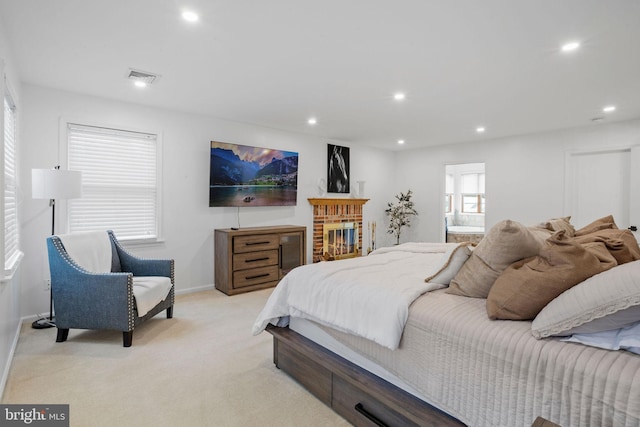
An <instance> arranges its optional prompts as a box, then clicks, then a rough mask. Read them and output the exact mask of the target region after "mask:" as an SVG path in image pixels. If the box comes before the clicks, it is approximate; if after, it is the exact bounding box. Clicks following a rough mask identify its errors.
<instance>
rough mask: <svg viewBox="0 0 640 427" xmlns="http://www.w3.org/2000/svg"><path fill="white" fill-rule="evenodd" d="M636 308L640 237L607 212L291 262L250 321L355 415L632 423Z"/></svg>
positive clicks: (281, 363) (638, 386) (639, 419)
mask: <svg viewBox="0 0 640 427" xmlns="http://www.w3.org/2000/svg"><path fill="white" fill-rule="evenodd" d="M478 266H480V268H478ZM569 267H571V268H569ZM483 269H484V270H483ZM572 282H573V283H572ZM381 283H386V285H387V286H385V285H384V284H381ZM487 284H489V285H488V286H487ZM378 287H379V288H378ZM370 288H373V290H372V291H369V289H370ZM363 289H367V290H366V291H364V290H363ZM394 291H398V294H399V295H400V296H399V297H393V296H390V294H388V293H389V292H391V293H393V292H394ZM373 295H377V297H374V296H373ZM381 301H382V302H381ZM525 302H526V304H525ZM405 305H406V307H405ZM638 307H640V248H638V244H637V242H636V241H635V238H634V237H633V234H631V233H630V232H628V231H627V230H619V229H618V228H617V226H615V222H614V221H613V218H609V217H605V218H601V219H599V220H596V221H594V223H592V224H590V225H589V226H587V227H583V228H582V229H579V230H575V229H574V228H573V226H571V225H570V222H569V219H568V218H563V219H554V220H549V221H546V222H544V223H541V224H538V225H536V226H534V227H531V226H529V227H525V226H523V225H521V224H518V223H516V222H514V221H508V220H507V221H504V222H501V223H499V224H496V226H494V227H492V228H491V229H490V230H489V231H488V232H487V235H486V236H485V238H484V239H483V241H482V242H481V243H480V244H479V245H478V246H477V247H475V248H472V247H471V246H470V245H468V244H464V243H449V244H427V243H424V244H418V243H413V244H406V245H399V246H397V247H394V248H382V250H379V252H377V251H376V252H374V253H373V254H371V255H369V256H367V257H362V258H358V259H353V260H342V261H338V262H328V263H319V264H313V265H309V266H303V267H299V268H298V269H296V270H293V271H292V272H291V273H289V275H287V276H286V277H285V278H284V279H283V280H282V281H281V283H280V284H279V285H278V286H277V287H276V288H275V289H274V292H273V294H272V295H271V297H270V298H269V301H268V302H267V304H266V305H265V307H264V309H263V311H262V312H261V313H260V315H259V316H258V318H257V319H256V322H255V324H254V329H253V332H254V333H260V332H261V331H263V330H267V331H268V332H269V333H271V334H272V335H273V336H274V355H273V357H274V362H275V364H276V366H277V367H279V368H280V369H282V370H283V371H285V372H286V373H287V374H289V375H291V376H292V377H294V378H295V379H297V380H298V381H299V382H300V383H301V384H302V385H304V386H305V387H306V388H307V389H308V390H309V391H310V392H311V393H313V394H314V395H315V396H316V397H318V398H319V399H320V400H322V401H323V402H325V403H326V404H327V405H329V406H331V407H332V408H333V409H334V410H335V411H336V412H338V413H339V414H341V415H342V416H343V417H345V418H346V419H347V420H348V421H350V422H351V423H352V424H354V425H389V426H399V425H440V426H458V425H470V426H492V427H493V426H509V427H512V426H530V425H532V424H533V423H534V420H536V419H537V420H543V419H544V420H547V421H545V422H548V423H549V425H552V424H550V423H556V424H558V425H561V426H564V427H567V426H588V425H593V426H606V425H610V426H638V425H640V355H638V354H636V353H640V327H639V326H638V325H639V324H640V322H639V321H640V309H639V308H638ZM404 308H406V310H405V309H404ZM345 312H350V313H348V314H345ZM372 313H373V314H372ZM532 313H533V314H532ZM371 324H373V325H374V327H373V328H372V329H373V330H370V329H367V328H366V325H371ZM398 328H399V332H398ZM607 334H609V335H608V336H607ZM590 340H591V341H590ZM539 425H540V424H539Z"/></svg>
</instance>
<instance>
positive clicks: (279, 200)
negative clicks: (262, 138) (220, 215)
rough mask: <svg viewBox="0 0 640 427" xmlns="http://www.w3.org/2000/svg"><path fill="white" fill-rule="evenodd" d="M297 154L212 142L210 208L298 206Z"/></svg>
mask: <svg viewBox="0 0 640 427" xmlns="http://www.w3.org/2000/svg"><path fill="white" fill-rule="evenodd" d="M297 194H298V153H295V152H292V151H283V150H275V149H271V148H262V147H251V146H248V145H238V144H228V143H226V142H218V141H211V169H210V172H209V206H210V207H214V206H295V205H296V201H297Z"/></svg>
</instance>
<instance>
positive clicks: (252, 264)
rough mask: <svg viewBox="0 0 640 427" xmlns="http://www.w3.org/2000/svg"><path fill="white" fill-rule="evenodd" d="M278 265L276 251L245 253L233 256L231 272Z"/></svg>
mask: <svg viewBox="0 0 640 427" xmlns="http://www.w3.org/2000/svg"><path fill="white" fill-rule="evenodd" d="M268 265H278V251H277V250H276V249H274V250H270V251H258V252H246V253H242V254H235V255H233V271H238V270H246V269H249V268H257V267H266V266H268Z"/></svg>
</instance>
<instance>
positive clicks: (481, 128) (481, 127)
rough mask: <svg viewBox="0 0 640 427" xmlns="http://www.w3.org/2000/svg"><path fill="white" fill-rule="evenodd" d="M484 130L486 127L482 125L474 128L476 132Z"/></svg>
mask: <svg viewBox="0 0 640 427" xmlns="http://www.w3.org/2000/svg"><path fill="white" fill-rule="evenodd" d="M485 130H486V129H485V128H484V126H478V127H477V128H476V132H478V133H482V132H484V131H485Z"/></svg>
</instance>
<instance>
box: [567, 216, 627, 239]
mask: <svg viewBox="0 0 640 427" xmlns="http://www.w3.org/2000/svg"><path fill="white" fill-rule="evenodd" d="M609 228H612V229H617V228H618V226H617V225H616V222H615V221H614V220H613V215H607V216H605V217H602V218H599V219H596V220H595V221H593V222H592V223H591V224H588V225H585V226H584V227H582V228H581V229H579V230H576V234H575V235H576V236H584V235H585V234H590V233H593V232H595V231H599V230H606V229H609Z"/></svg>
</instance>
